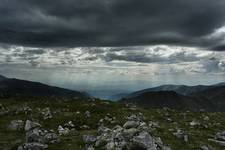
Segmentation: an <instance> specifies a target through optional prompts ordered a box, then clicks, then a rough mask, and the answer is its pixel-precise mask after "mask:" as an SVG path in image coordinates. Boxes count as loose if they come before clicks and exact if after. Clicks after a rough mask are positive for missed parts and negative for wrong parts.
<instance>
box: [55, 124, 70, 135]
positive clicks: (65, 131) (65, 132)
mask: <svg viewBox="0 0 225 150" xmlns="http://www.w3.org/2000/svg"><path fill="white" fill-rule="evenodd" d="M58 132H59V135H68V134H69V132H70V130H69V129H68V128H63V127H62V126H61V125H59V126H58Z"/></svg>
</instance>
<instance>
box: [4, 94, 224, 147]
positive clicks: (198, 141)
mask: <svg viewBox="0 0 225 150" xmlns="http://www.w3.org/2000/svg"><path fill="white" fill-rule="evenodd" d="M0 103H1V104H2V105H3V106H4V107H6V108H9V110H10V113H9V114H8V115H3V116H0V149H3V150H7V149H11V148H13V147H15V145H18V144H20V143H23V142H24V140H25V132H24V131H14V132H13V131H9V130H7V126H8V125H9V123H10V121H11V120H14V119H21V120H24V121H25V120H26V119H27V118H29V117H30V115H29V114H25V113H22V112H21V113H18V114H15V113H13V110H16V109H17V108H20V107H22V106H29V107H30V108H32V117H33V118H34V119H35V120H37V121H38V122H39V123H40V124H41V125H42V126H43V128H45V129H53V130H55V131H57V128H58V125H63V124H64V123H66V122H68V121H70V120H71V121H73V123H74V124H75V126H76V131H73V132H71V133H70V134H69V135H67V136H61V137H60V140H61V142H60V143H59V144H53V145H49V149H50V150H82V149H84V143H83V142H82V139H81V137H82V135H84V134H95V133H96V129H97V123H98V121H99V120H100V119H101V118H104V116H105V115H106V114H107V113H110V114H111V115H112V116H115V117H116V120H117V124H119V125H123V124H124V122H125V121H126V117H127V116H128V115H129V114H135V113H138V112H142V113H143V114H144V116H145V117H146V122H148V121H154V122H158V123H159V126H160V128H156V130H154V131H151V134H152V135H153V136H156V137H161V139H162V141H163V142H164V144H165V145H168V146H170V147H171V148H172V149H173V150H181V149H182V150H196V149H197V148H199V146H202V145H210V146H211V147H213V148H214V149H215V150H224V149H225V147H221V146H219V145H217V144H215V143H212V142H208V138H210V137H212V136H214V135H215V134H216V133H217V132H220V131H224V130H225V117H224V116H225V113H222V112H218V113H207V112H186V117H184V115H183V112H178V111H175V110H165V109H146V108H137V110H130V109H129V108H127V107H125V105H123V104H119V103H115V102H107V103H108V104H107V103H105V101H100V100H96V101H94V102H93V101H86V100H73V101H67V100H56V99H48V100H47V99H46V98H40V99H35V98H29V99H28V98H27V99H26V98H17V99H2V100H0ZM46 107H49V108H50V110H51V111H52V112H55V113H54V114H53V118H52V119H49V120H43V119H42V116H41V114H40V111H39V110H38V108H40V109H43V108H46ZM86 110H88V111H90V112H91V117H90V118H85V116H84V112H85V111H86ZM77 111H79V112H80V114H76V112H77ZM166 113H167V114H166ZM166 115H169V117H170V118H171V119H172V120H173V122H168V121H167V120H166ZM204 116H208V117H209V118H210V119H209V121H204V120H203V118H204ZM193 119H196V120H198V121H200V122H201V123H202V124H205V125H208V128H202V127H199V128H191V127H190V125H189V123H190V122H191V121H192V120H193ZM216 123H219V124H216ZM84 124H85V125H88V126H89V127H90V130H80V128H79V127H80V126H82V125H84ZM115 125H116V124H114V125H112V124H107V126H108V127H113V126H115ZM176 127H179V128H181V129H183V130H184V131H185V132H186V133H188V135H189V142H188V143H185V142H183V141H182V140H179V139H177V138H176V137H174V136H173V135H172V132H171V131H169V129H175V128H176Z"/></svg>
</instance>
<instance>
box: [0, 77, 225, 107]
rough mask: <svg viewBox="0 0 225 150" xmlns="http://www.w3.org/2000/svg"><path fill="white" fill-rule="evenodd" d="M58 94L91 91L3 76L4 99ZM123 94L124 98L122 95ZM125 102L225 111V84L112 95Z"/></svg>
mask: <svg viewBox="0 0 225 150" xmlns="http://www.w3.org/2000/svg"><path fill="white" fill-rule="evenodd" d="M18 96H25V97H27V96H28V97H29V96H31V97H56V98H86V97H89V95H88V94H86V93H84V92H79V91H73V90H69V89H64V88H59V87H54V86H49V85H46V84H42V83H39V82H32V81H26V80H19V79H14V78H6V77H4V76H2V75H0V98H8V97H18ZM121 97H123V98H121ZM111 98H113V99H120V100H119V102H122V103H134V104H137V105H141V106H144V107H152V108H162V107H168V108H174V109H179V110H193V111H198V110H201V109H204V110H207V111H225V83H219V84H215V85H197V86H186V85H161V86H158V87H154V88H149V89H144V90H140V91H136V92H133V93H129V94H126V93H121V94H117V95H113V96H111Z"/></svg>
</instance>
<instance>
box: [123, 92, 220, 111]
mask: <svg viewBox="0 0 225 150" xmlns="http://www.w3.org/2000/svg"><path fill="white" fill-rule="evenodd" d="M120 102H123V103H134V104H138V105H141V106H144V107H152V108H163V107H168V108H173V109H178V110H192V111H198V110H201V109H204V110H208V111H213V110H215V109H216V107H215V106H214V104H213V103H212V102H211V101H209V100H208V99H205V98H197V97H189V96H184V95H180V94H178V93H176V92H174V91H156V92H154V91H153V92H152V91H150V92H143V93H140V94H139V95H136V96H134V97H129V98H124V99H122V100H120Z"/></svg>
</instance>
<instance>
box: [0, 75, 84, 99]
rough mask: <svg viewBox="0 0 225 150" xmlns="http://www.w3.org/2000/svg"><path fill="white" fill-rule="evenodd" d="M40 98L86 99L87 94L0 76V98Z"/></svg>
mask: <svg viewBox="0 0 225 150" xmlns="http://www.w3.org/2000/svg"><path fill="white" fill-rule="evenodd" d="M14 96H40V97H65V98H75V97H87V94H85V93H82V92H78V91H73V90H68V89H64V88H59V87H53V86H49V85H46V84H42V83H39V82H32V81H26V80H19V79H13V78H4V77H3V76H0V97H14Z"/></svg>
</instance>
